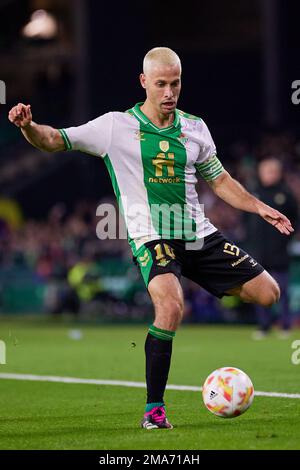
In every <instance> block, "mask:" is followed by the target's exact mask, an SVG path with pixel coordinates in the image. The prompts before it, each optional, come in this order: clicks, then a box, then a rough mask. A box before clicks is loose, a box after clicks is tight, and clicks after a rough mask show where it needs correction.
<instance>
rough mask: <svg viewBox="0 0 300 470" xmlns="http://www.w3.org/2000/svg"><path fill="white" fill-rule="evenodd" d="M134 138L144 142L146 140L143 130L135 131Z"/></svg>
mask: <svg viewBox="0 0 300 470" xmlns="http://www.w3.org/2000/svg"><path fill="white" fill-rule="evenodd" d="M135 140H140V141H142V142H144V141H145V140H146V139H145V132H141V131H135Z"/></svg>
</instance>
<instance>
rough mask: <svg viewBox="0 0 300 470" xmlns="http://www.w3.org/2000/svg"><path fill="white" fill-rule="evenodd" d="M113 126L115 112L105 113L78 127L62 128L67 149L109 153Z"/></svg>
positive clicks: (103, 154)
mask: <svg viewBox="0 0 300 470" xmlns="http://www.w3.org/2000/svg"><path fill="white" fill-rule="evenodd" d="M112 126H113V113H112V112H111V113H107V114H103V116H100V117H98V118H96V119H94V120H93V121H89V122H87V123H86V124H83V125H82V126H78V127H69V128H67V129H60V133H61V135H62V137H63V139H64V142H65V147H66V150H79V151H81V152H85V153H89V154H90V155H95V156H105V155H106V154H107V153H108V150H109V147H110V144H111V136H112Z"/></svg>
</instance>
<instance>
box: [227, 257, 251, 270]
mask: <svg viewBox="0 0 300 470" xmlns="http://www.w3.org/2000/svg"><path fill="white" fill-rule="evenodd" d="M248 258H249V255H245V256H243V257H242V258H240V259H239V260H237V261H235V262H234V263H231V266H232V267H233V268H235V267H236V266H238V265H239V264H241V263H243V262H244V261H246V259H248ZM256 264H257V263H256Z"/></svg>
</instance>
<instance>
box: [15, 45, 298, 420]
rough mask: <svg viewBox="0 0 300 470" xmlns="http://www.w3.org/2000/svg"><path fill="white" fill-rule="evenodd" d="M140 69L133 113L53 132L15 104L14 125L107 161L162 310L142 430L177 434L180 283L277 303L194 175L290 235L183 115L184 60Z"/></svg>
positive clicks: (152, 344)
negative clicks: (173, 368)
mask: <svg viewBox="0 0 300 470" xmlns="http://www.w3.org/2000/svg"><path fill="white" fill-rule="evenodd" d="M143 65H144V68H143V73H142V74H141V75H140V82H141V85H142V87H143V88H144V89H145V92H146V100H145V101H144V102H143V103H137V104H136V105H135V106H134V107H133V108H131V109H129V110H128V111H126V112H109V113H107V114H104V115H102V116H100V117H98V118H97V119H95V120H93V121H90V122H88V123H87V124H84V125H82V126H79V127H70V128H67V129H54V128H52V127H48V126H44V125H39V124H36V123H35V122H33V120H32V113H31V108H30V105H27V106H25V105H24V104H18V105H17V106H15V107H14V108H12V110H11V111H10V113H9V119H10V121H11V122H13V123H14V124H16V125H17V126H18V127H20V128H21V131H22V133H23V135H24V137H25V138H26V139H27V140H28V141H29V142H30V143H31V144H32V145H34V146H35V147H37V148H39V149H41V150H43V151H49V152H59V151H62V150H81V151H82V152H86V153H89V154H92V155H95V156H98V157H102V158H103V159H104V162H105V164H106V166H107V168H108V171H109V174H110V177H111V179H112V184H113V187H114V191H115V194H116V196H117V198H118V202H119V205H120V209H121V211H122V212H123V214H124V218H125V221H126V224H127V230H128V240H129V243H130V246H131V248H132V251H133V256H134V260H135V262H136V263H137V265H138V266H139V268H140V271H141V274H142V276H143V279H144V282H145V284H146V286H147V288H148V292H149V294H150V297H151V299H152V302H153V305H154V310H155V320H154V323H153V325H152V326H150V328H149V332H148V335H147V338H146V343H145V354H146V382H147V404H146V409H145V414H144V417H143V420H142V423H141V425H142V427H143V428H145V429H158V428H165V429H171V428H172V425H171V424H170V423H169V421H168V420H167V418H166V412H165V403H164V391H165V388H166V384H167V379H168V373H169V368H170V362H171V354H172V342H173V339H174V336H175V332H176V330H177V328H178V326H179V324H180V322H181V319H182V315H183V307H184V299H183V292H182V288H181V284H180V277H181V275H184V276H186V277H188V278H189V279H192V280H193V281H195V282H197V283H198V284H199V285H200V286H202V287H203V288H204V289H206V290H207V291H209V292H211V293H212V294H214V295H215V296H217V297H220V298H221V297H222V296H224V295H236V296H239V297H240V298H241V299H242V300H243V301H245V302H253V303H257V304H259V305H262V306H271V305H272V304H274V303H275V302H277V301H278V299H279V297H280V290H279V287H278V284H277V282H276V281H275V280H274V279H273V278H272V277H271V275H270V274H269V273H268V272H266V271H265V270H264V268H263V267H262V266H261V265H260V264H259V263H257V262H256V261H255V260H254V259H253V258H251V256H249V255H248V254H247V253H245V252H244V251H243V250H242V249H240V248H239V247H238V246H236V245H235V244H234V243H232V242H231V241H230V240H228V239H226V238H225V237H224V236H223V235H222V234H221V233H220V232H219V231H218V229H217V228H216V227H214V226H213V225H212V224H211V223H210V222H209V220H208V219H207V218H206V217H205V216H204V213H203V210H202V207H201V206H200V204H199V201H198V196H197V192H196V189H195V185H196V182H197V178H196V174H198V175H200V176H201V177H202V178H203V179H204V180H205V181H206V182H207V183H208V184H209V185H210V186H211V188H212V189H213V191H214V192H215V194H216V195H217V196H219V197H220V198H222V199H223V200H224V201H225V202H227V203H228V204H230V205H231V206H233V207H235V208H237V209H241V210H243V211H248V212H252V213H255V214H258V215H259V216H261V217H262V218H263V219H264V220H266V221H267V222H268V223H270V224H272V225H273V226H274V228H275V229H277V230H278V231H279V232H280V233H282V234H284V235H289V234H290V233H291V232H293V228H292V225H291V223H290V221H289V220H288V219H287V218H286V217H285V216H284V215H283V214H281V213H280V212H278V211H277V210H274V209H273V208H271V207H269V206H268V205H266V204H264V203H263V202H261V201H259V200H258V199H257V198H255V197H254V196H253V195H251V194H249V193H248V192H247V191H246V190H245V189H244V188H243V187H242V186H241V185H240V184H239V183H238V182H237V181H236V180H234V179H233V178H232V177H231V176H230V174H229V173H228V172H227V171H226V170H225V169H224V168H223V166H222V163H221V162H220V160H219V159H218V157H217V152H216V147H215V144H214V142H213V140H212V137H211V135H210V133H209V130H208V128H207V126H206V124H205V122H204V121H203V120H202V119H200V118H198V117H196V116H192V115H190V114H186V113H184V112H182V111H179V110H178V109H177V101H178V98H179V95H180V89H181V62H180V59H179V57H178V55H177V54H176V53H175V52H174V51H172V50H171V49H169V48H165V47H158V48H154V49H152V50H150V51H149V52H148V53H147V54H146V56H145V58H144V64H143ZM201 242H202V243H201Z"/></svg>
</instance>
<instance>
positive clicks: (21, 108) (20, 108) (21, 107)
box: [17, 103, 25, 116]
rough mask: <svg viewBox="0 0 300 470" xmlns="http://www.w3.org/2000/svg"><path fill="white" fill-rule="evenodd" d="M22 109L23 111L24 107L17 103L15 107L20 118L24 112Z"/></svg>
mask: <svg viewBox="0 0 300 470" xmlns="http://www.w3.org/2000/svg"><path fill="white" fill-rule="evenodd" d="M24 109H25V105H24V104H23V103H19V104H18V106H17V110H18V115H19V116H22V114H23V112H24Z"/></svg>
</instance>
